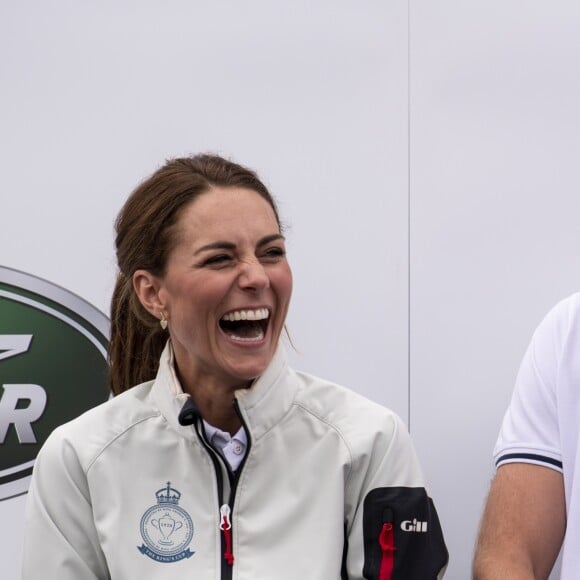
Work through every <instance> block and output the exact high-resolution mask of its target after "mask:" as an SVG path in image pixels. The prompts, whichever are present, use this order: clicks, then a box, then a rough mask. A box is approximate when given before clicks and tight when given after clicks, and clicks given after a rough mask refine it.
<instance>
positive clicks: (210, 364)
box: [157, 187, 292, 388]
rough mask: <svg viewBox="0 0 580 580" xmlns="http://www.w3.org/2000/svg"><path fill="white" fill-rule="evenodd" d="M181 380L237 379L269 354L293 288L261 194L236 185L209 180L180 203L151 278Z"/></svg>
mask: <svg viewBox="0 0 580 580" xmlns="http://www.w3.org/2000/svg"><path fill="white" fill-rule="evenodd" d="M158 284H159V286H158V294H157V295H158V299H159V301H160V304H161V305H162V308H163V310H164V311H165V313H166V315H167V319H168V321H169V332H170V335H171V339H172V343H173V348H174V351H175V356H176V362H177V367H178V371H179V374H180V377H181V379H182V381H184V382H185V385H184V387H185V386H189V387H192V388H195V383H196V382H197V381H200V380H203V379H204V378H211V379H213V380H216V379H217V380H218V381H220V382H224V383H227V384H228V385H232V386H237V385H240V384H243V383H246V382H247V381H248V380H251V379H254V378H255V377H257V376H259V375H260V374H261V373H262V372H263V371H264V369H265V368H266V366H267V365H268V363H269V362H270V360H271V359H272V356H273V354H274V351H275V350H276V346H277V344H278V339H279V337H280V333H281V331H282V328H283V326H284V320H285V318H286V313H287V311H288V305H289V302H290V296H291V294H292V273H291V271H290V267H289V265H288V262H287V260H286V251H285V244H284V238H283V237H282V235H281V234H280V229H279V227H278V224H277V222H276V217H275V215H274V212H273V210H272V208H271V207H270V205H269V204H268V202H267V201H266V200H265V199H263V198H262V197H260V195H259V194H257V193H256V192H254V191H252V190H250V189H243V188H235V187H229V188H219V187H216V188H213V189H211V190H210V191H208V192H207V193H204V194H202V195H201V196H200V197H198V198H197V199H196V200H195V201H193V202H192V203H190V204H189V205H188V206H186V207H185V208H184V209H183V211H182V213H181V215H180V217H179V219H178V222H177V236H176V245H175V247H174V248H173V250H172V251H171V252H170V254H169V256H168V261H167V267H166V273H165V275H164V277H163V278H162V279H161V280H159V281H158Z"/></svg>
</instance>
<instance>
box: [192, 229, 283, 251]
mask: <svg viewBox="0 0 580 580" xmlns="http://www.w3.org/2000/svg"><path fill="white" fill-rule="evenodd" d="M284 239H285V238H284V236H283V235H282V234H271V235H269V236H264V237H263V238H261V239H260V240H259V241H258V243H257V244H256V247H260V246H263V245H265V244H269V243H270V242H274V241H276V240H284ZM235 249H236V244H234V243H232V242H225V241H221V240H218V241H217V242H212V243H211V244H206V245H205V246H202V247H201V248H198V249H197V250H196V251H195V252H194V255H197V254H201V253H202V252H210V251H212V250H235Z"/></svg>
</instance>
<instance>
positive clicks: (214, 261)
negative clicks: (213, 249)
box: [204, 254, 231, 266]
mask: <svg viewBox="0 0 580 580" xmlns="http://www.w3.org/2000/svg"><path fill="white" fill-rule="evenodd" d="M230 260H231V257H230V256H228V255H227V254H218V255H216V256H211V257H210V258H208V259H207V260H206V261H205V262H204V265H206V266H221V265H223V264H227V263H228V262H229V261H230Z"/></svg>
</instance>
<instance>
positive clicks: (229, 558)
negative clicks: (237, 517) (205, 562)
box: [220, 504, 234, 566]
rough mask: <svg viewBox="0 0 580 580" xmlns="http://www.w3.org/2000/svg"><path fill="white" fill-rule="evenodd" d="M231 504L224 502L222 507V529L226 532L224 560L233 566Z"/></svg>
mask: <svg viewBox="0 0 580 580" xmlns="http://www.w3.org/2000/svg"><path fill="white" fill-rule="evenodd" d="M230 513H231V510H230V506H229V505H228V504H224V505H223V506H222V507H221V508H220V530H221V531H222V532H223V534H224V539H225V541H226V551H225V552H224V560H225V561H226V562H227V563H228V564H229V565H230V566H232V565H233V563H234V555H233V553H232V522H231V521H230Z"/></svg>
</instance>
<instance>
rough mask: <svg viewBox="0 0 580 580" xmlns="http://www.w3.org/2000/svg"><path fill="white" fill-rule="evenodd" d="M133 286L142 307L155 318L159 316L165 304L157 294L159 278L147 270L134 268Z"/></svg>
mask: <svg viewBox="0 0 580 580" xmlns="http://www.w3.org/2000/svg"><path fill="white" fill-rule="evenodd" d="M133 288H134V289H135V294H137V298H139V302H141V304H142V305H143V308H145V310H147V312H149V314H151V315H152V316H155V318H161V317H162V314H161V313H162V312H163V311H164V310H165V305H164V304H163V302H162V301H161V299H160V296H159V291H160V289H161V283H160V280H159V278H157V276H154V275H153V274H151V272H148V271H147V270H136V271H135V273H134V274H133Z"/></svg>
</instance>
